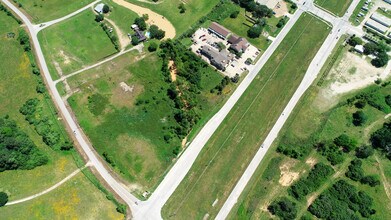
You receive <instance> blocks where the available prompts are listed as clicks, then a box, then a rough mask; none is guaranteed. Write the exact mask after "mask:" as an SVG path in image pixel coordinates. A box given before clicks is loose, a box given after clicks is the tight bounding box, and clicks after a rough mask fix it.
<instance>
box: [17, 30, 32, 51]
mask: <svg viewBox="0 0 391 220" xmlns="http://www.w3.org/2000/svg"><path fill="white" fill-rule="evenodd" d="M18 40H19V43H20V44H21V45H22V46H23V49H24V50H25V51H30V50H31V45H30V38H29V35H28V34H27V32H26V31H25V30H24V29H19V36H18Z"/></svg>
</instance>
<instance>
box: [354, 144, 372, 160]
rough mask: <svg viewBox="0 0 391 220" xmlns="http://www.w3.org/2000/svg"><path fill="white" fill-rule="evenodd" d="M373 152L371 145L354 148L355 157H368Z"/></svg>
mask: <svg viewBox="0 0 391 220" xmlns="http://www.w3.org/2000/svg"><path fill="white" fill-rule="evenodd" d="M373 153H374V150H373V148H372V147H371V146H367V145H364V146H361V147H359V148H357V149H356V157H358V158H361V159H365V158H368V157H370V156H372V155H373Z"/></svg>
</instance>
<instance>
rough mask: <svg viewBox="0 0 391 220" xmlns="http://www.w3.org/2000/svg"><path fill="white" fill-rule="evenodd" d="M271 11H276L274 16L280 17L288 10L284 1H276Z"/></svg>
mask: <svg viewBox="0 0 391 220" xmlns="http://www.w3.org/2000/svg"><path fill="white" fill-rule="evenodd" d="M273 11H274V12H275V13H276V14H275V15H274V16H276V17H277V18H279V17H282V16H284V15H286V14H288V12H289V10H288V6H287V4H286V2H284V1H280V2H278V3H277V5H276V7H275V8H274V10H273Z"/></svg>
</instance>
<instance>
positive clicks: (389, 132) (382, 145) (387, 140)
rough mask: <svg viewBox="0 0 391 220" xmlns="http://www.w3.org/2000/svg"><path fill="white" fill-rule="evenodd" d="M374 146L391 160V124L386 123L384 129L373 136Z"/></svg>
mask: <svg viewBox="0 0 391 220" xmlns="http://www.w3.org/2000/svg"><path fill="white" fill-rule="evenodd" d="M371 142H372V146H373V147H374V148H376V149H379V150H381V151H382V152H384V153H385V154H386V156H387V157H388V158H389V159H391V122H388V123H384V124H383V127H382V128H380V129H379V130H377V131H375V132H374V133H373V134H372V135H371Z"/></svg>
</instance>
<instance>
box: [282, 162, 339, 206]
mask: <svg viewBox="0 0 391 220" xmlns="http://www.w3.org/2000/svg"><path fill="white" fill-rule="evenodd" d="M333 173H334V169H333V168H332V167H331V166H328V165H326V164H323V163H317V164H315V166H314V167H313V168H312V169H311V171H310V172H309V174H308V176H307V177H306V178H300V179H299V180H298V181H297V182H296V183H294V184H293V185H292V186H291V187H290V188H289V189H288V192H289V194H290V195H292V196H293V197H294V198H296V199H302V198H304V197H305V196H306V195H308V194H310V193H312V192H314V191H316V190H317V189H318V188H319V187H320V186H321V185H322V184H323V183H324V182H325V181H326V180H327V179H328V178H329V177H330V176H331V175H332V174H333Z"/></svg>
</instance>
